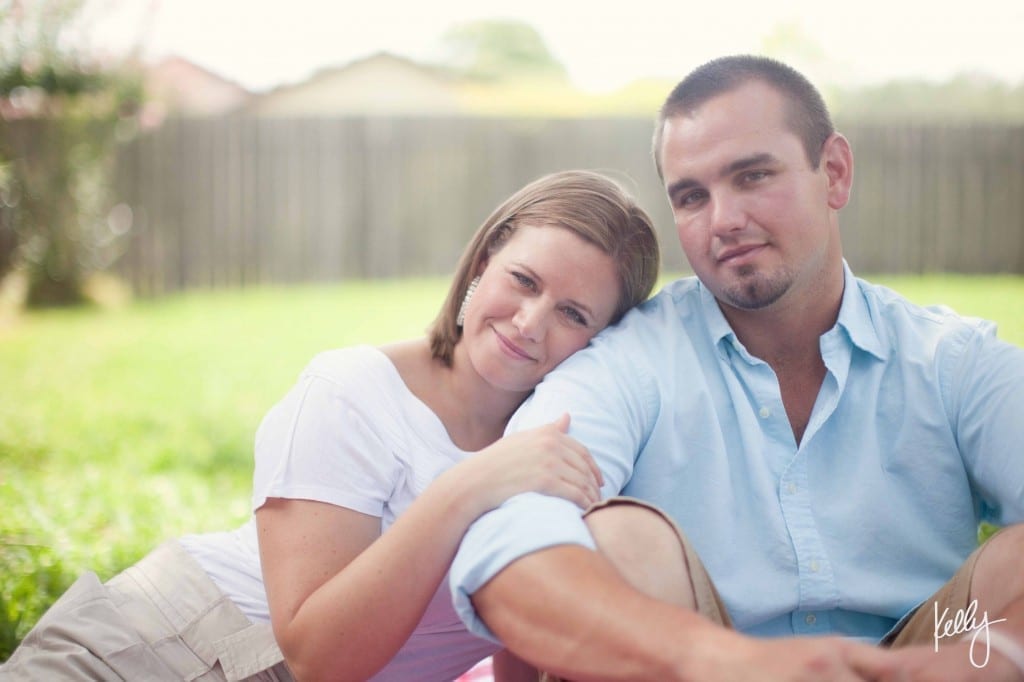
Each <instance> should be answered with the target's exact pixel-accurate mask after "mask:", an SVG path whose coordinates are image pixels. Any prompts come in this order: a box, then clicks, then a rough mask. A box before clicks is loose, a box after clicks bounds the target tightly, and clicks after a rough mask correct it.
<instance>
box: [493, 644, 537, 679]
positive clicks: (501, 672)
mask: <svg viewBox="0 0 1024 682" xmlns="http://www.w3.org/2000/svg"><path fill="white" fill-rule="evenodd" d="M491 661H492V670H493V672H494V682H537V681H538V680H539V679H540V671H538V670H537V669H536V668H534V667H533V666H532V665H530V664H529V663H527V662H526V661H524V660H523V659H521V658H519V657H517V656H516V655H515V654H514V653H512V652H511V651H509V650H508V649H502V650H501V651H499V652H498V653H496V654H494V657H493V658H492V659H491Z"/></svg>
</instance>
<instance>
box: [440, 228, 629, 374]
mask: <svg viewBox="0 0 1024 682" xmlns="http://www.w3.org/2000/svg"><path fill="white" fill-rule="evenodd" d="M480 274H481V277H480V283H479V285H478V286H477V289H476V292H475V293H474V294H473V297H472V299H471V300H470V303H469V306H468V308H467V309H466V318H465V322H464V324H463V328H462V339H461V340H460V342H459V343H460V345H461V346H463V348H462V351H463V352H464V353H466V354H468V357H469V360H470V362H471V364H472V366H473V368H474V369H475V370H476V372H477V373H478V374H479V375H480V376H481V377H482V378H483V379H484V380H485V381H487V382H488V383H490V384H491V385H492V386H494V387H495V388H499V389H502V390H508V391H515V392H529V391H531V390H533V388H534V387H535V386H536V385H537V384H538V383H539V382H540V380H541V379H542V378H543V377H544V375H545V374H547V373H548V372H550V371H551V370H552V369H553V368H554V367H555V366H556V365H558V363H560V362H561V361H562V360H564V359H566V358H567V357H569V355H571V354H572V353H574V352H576V351H577V350H579V349H581V348H583V347H584V346H586V345H587V342H589V341H590V339H591V337H593V336H594V334H596V333H597V332H599V331H601V330H602V329H603V328H604V327H606V326H607V325H608V323H609V321H610V320H611V318H612V315H613V314H614V312H615V307H616V304H617V302H618V297H619V280H618V275H617V274H616V266H615V262H614V260H613V259H612V258H611V256H609V255H608V254H606V253H604V252H603V251H601V250H600V249H599V248H598V247H596V246H594V245H593V244H591V243H590V242H587V241H585V240H584V239H582V238H581V237H579V236H577V235H576V234H575V233H573V232H571V231H569V230H567V229H564V228H560V227H532V226H528V225H527V226H522V227H519V228H518V229H517V230H516V231H515V232H514V233H513V234H512V236H511V237H510V238H509V239H508V241H506V242H505V245H504V246H502V247H501V248H500V249H499V250H498V252H497V253H494V254H492V255H491V257H490V259H489V261H488V262H487V263H486V264H485V266H484V270H483V272H482V273H480Z"/></svg>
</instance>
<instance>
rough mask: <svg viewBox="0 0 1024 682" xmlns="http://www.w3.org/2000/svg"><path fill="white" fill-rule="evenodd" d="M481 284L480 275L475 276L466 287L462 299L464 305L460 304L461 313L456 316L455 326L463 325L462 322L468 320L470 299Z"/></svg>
mask: <svg viewBox="0 0 1024 682" xmlns="http://www.w3.org/2000/svg"><path fill="white" fill-rule="evenodd" d="M477 284H480V275H477V276H476V277H474V278H473V281H472V282H470V283H469V286H468V287H466V295H465V296H464V297H463V299H462V305H461V306H459V314H458V316H457V317H456V318H455V326H456V327H461V326H462V323H463V322H465V321H466V308H468V307H469V299H471V298H473V293H474V292H475V291H476V285H477Z"/></svg>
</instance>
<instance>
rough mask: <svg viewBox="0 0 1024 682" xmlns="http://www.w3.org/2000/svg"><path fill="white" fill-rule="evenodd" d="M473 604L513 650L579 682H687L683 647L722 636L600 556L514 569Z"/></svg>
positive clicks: (578, 553) (573, 556)
mask: <svg viewBox="0 0 1024 682" xmlns="http://www.w3.org/2000/svg"><path fill="white" fill-rule="evenodd" d="M473 604H474V606H475V607H476V609H477V612H478V613H479V614H480V616H481V617H482V618H483V620H484V622H485V623H487V625H488V627H490V628H491V630H493V631H494V633H495V634H497V635H498V636H499V637H500V638H501V639H502V641H503V642H504V643H505V645H506V646H508V647H509V649H511V650H512V651H513V652H515V653H516V654H517V655H519V656H520V657H522V658H523V659H524V660H527V661H529V662H530V663H532V664H533V665H535V666H537V667H538V668H540V669H542V670H546V671H548V672H551V673H553V674H557V675H564V676H567V677H571V678H572V679H574V680H632V681H636V680H675V679H686V677H687V676H686V675H684V672H685V671H684V669H683V666H682V665H681V657H682V656H683V655H684V652H683V651H682V647H681V646H680V645H681V644H682V642H683V641H686V640H687V639H689V640H691V641H692V640H693V639H697V638H698V632H700V633H703V634H710V631H712V630H716V629H719V628H716V627H715V626H714V625H712V624H711V623H710V622H708V621H706V620H705V619H703V618H702V617H700V616H699V615H697V614H695V613H692V612H689V611H686V610H683V609H679V608H675V607H672V606H669V605H667V604H663V603H661V602H658V601H655V600H653V599H651V598H649V597H646V596H644V595H642V594H641V593H640V592H638V591H636V590H634V589H633V588H632V587H630V586H629V585H628V584H627V583H626V581H625V580H623V579H622V577H621V576H620V575H619V574H618V572H617V571H616V570H615V568H614V567H613V566H612V565H611V564H610V563H609V562H608V561H607V560H606V559H604V558H603V557H602V556H601V555H599V554H598V553H596V552H593V551H591V550H588V549H585V548H583V547H578V546H559V547H553V548H549V549H545V550H541V551H539V552H534V553H533V554H529V555H527V556H525V557H523V558H521V559H519V560H517V561H515V562H513V563H512V564H510V565H509V566H508V567H506V568H505V569H504V570H502V571H501V572H500V573H499V574H498V575H497V576H495V577H494V578H493V579H492V580H491V581H490V582H488V583H487V584H486V585H484V586H483V587H482V588H481V589H480V590H478V591H477V592H476V594H475V595H474V596H473ZM688 633H692V634H693V635H694V636H693V637H692V638H691V637H689V636H688ZM722 634H726V633H725V632H724V631H722ZM712 638H714V637H712ZM690 662H691V663H692V662H693V661H690Z"/></svg>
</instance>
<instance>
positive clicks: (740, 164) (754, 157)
mask: <svg viewBox="0 0 1024 682" xmlns="http://www.w3.org/2000/svg"><path fill="white" fill-rule="evenodd" d="M775 162H776V158H775V156H774V155H773V154H770V153H768V152H760V153H758V154H751V155H750V156H745V157H743V158H742V159H736V160H735V161H730V162H729V163H727V164H725V165H724V166H722V167H721V168H720V169H719V170H718V177H720V178H725V177H728V176H730V175H732V174H733V173H737V172H739V171H741V170H745V169H747V168H751V167H753V166H760V165H762V164H774V163H775ZM700 186H701V184H700V183H699V182H697V181H696V180H694V179H693V178H681V179H679V180H676V181H675V182H673V183H672V184H671V185H669V186H668V187H666V188H665V192H666V194H668V196H670V197H672V196H675V195H676V194H678V193H679V192H683V191H685V190H688V189H691V188H693V187H700Z"/></svg>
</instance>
